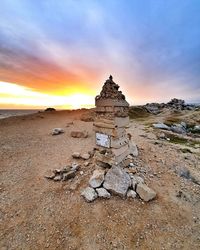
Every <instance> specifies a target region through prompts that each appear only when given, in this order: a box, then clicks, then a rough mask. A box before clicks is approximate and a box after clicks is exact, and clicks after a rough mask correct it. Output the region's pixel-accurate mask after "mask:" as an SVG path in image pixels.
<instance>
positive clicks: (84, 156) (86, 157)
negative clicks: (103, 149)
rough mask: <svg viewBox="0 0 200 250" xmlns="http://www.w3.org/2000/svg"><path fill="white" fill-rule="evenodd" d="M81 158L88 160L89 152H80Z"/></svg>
mask: <svg viewBox="0 0 200 250" xmlns="http://www.w3.org/2000/svg"><path fill="white" fill-rule="evenodd" d="M81 158H82V159H83V160H88V159H89V158H90V155H89V154H87V153H86V154H82V155H81Z"/></svg>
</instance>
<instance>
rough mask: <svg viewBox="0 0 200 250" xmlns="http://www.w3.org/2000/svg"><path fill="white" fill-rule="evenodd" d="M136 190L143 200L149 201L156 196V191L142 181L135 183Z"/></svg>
mask: <svg viewBox="0 0 200 250" xmlns="http://www.w3.org/2000/svg"><path fill="white" fill-rule="evenodd" d="M136 192H137V194H138V195H139V196H140V198H141V199H142V200H144V201H150V200H152V199H154V198H155V197H156V192H155V191H154V190H152V189H151V188H149V187H148V186H147V185H146V184H143V183H139V184H137V188H136Z"/></svg>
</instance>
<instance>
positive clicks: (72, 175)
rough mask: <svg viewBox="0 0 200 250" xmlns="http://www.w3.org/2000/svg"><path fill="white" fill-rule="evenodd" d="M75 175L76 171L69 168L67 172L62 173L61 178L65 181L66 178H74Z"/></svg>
mask: <svg viewBox="0 0 200 250" xmlns="http://www.w3.org/2000/svg"><path fill="white" fill-rule="evenodd" d="M75 176H76V172H75V171H73V170H71V171H69V172H68V173H64V174H63V178H62V179H63V181H66V180H69V179H71V178H74V177H75Z"/></svg>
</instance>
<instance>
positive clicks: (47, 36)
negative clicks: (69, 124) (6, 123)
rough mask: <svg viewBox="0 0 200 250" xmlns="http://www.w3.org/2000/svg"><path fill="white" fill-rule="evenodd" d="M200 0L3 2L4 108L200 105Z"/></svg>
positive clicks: (0, 64) (0, 63)
mask: <svg viewBox="0 0 200 250" xmlns="http://www.w3.org/2000/svg"><path fill="white" fill-rule="evenodd" d="M199 13H200V1H199V0H181V1H180V0H167V1H166V0H126V1H124V0H59V1H58V0H1V8H0V108H44V107H49V106H51V107H58V108H80V107H91V106H94V97H95V96H96V95H98V94H99V92H100V91H101V88H102V85H103V83H104V82H105V80H106V79H107V78H108V77H109V75H110V74H112V75H113V79H114V81H115V82H116V83H118V84H119V85H120V89H121V90H122V92H123V94H125V96H126V99H127V100H128V102H129V103H130V104H131V105H138V104H145V103H147V102H167V101H169V100H170V99H171V98H174V97H176V98H181V99H185V100H186V101H187V102H200V14H199Z"/></svg>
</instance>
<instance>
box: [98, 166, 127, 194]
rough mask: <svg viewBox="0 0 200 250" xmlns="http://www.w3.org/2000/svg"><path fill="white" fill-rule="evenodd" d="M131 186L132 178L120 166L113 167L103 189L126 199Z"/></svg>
mask: <svg viewBox="0 0 200 250" xmlns="http://www.w3.org/2000/svg"><path fill="white" fill-rule="evenodd" d="M130 186H131V178H130V176H129V174H127V173H126V171H125V170H124V169H123V168H121V167H119V166H113V167H111V168H110V169H109V170H108V172H107V174H106V175H105V180H104V183H103V187H104V188H105V189H107V190H108V191H110V192H111V193H113V194H116V195H119V196H121V197H125V196H126V193H127V190H128V188H129V187H130Z"/></svg>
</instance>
